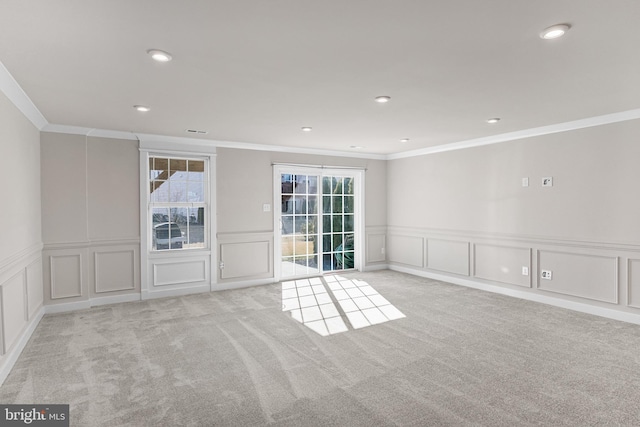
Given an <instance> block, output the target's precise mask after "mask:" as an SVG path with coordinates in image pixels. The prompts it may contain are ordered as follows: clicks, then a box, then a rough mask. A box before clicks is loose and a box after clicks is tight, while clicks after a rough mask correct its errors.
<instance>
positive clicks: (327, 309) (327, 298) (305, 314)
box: [282, 275, 405, 336]
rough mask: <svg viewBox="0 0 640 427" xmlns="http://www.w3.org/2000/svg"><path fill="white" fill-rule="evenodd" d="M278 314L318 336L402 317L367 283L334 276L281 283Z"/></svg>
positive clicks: (398, 311)
mask: <svg viewBox="0 0 640 427" xmlns="http://www.w3.org/2000/svg"><path fill="white" fill-rule="evenodd" d="M332 296H333V298H332ZM334 301H336V302H337V304H338V305H336V304H335V303H334ZM282 311H285V312H287V311H288V312H290V313H291V317H292V318H293V319H294V320H296V321H298V322H300V323H302V324H303V325H305V326H306V327H308V328H309V329H311V330H312V331H314V332H316V333H318V334H320V335H322V336H327V335H333V334H338V333H341V332H346V331H348V330H350V329H351V328H352V329H360V328H365V327H367V326H372V325H377V324H380V323H385V322H389V321H391V320H397V319H401V318H403V317H405V315H404V314H403V313H402V312H401V311H400V310H398V309H397V308H396V307H394V306H393V304H391V303H390V302H389V301H387V300H386V299H385V298H384V297H383V296H382V295H380V294H379V293H378V291H376V290H375V289H374V288H373V287H371V286H370V285H369V284H368V283H367V282H365V281H362V280H357V279H347V278H344V277H342V276H337V275H336V276H326V277H313V278H310V279H300V280H291V281H287V282H283V283H282ZM349 325H350V326H351V328H350V327H349Z"/></svg>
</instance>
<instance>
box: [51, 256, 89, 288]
mask: <svg viewBox="0 0 640 427" xmlns="http://www.w3.org/2000/svg"><path fill="white" fill-rule="evenodd" d="M49 262H50V266H51V299H59V298H71V297H79V296H82V285H83V283H82V277H83V274H82V256H81V255H80V254H73V255H51V257H50V258H49Z"/></svg>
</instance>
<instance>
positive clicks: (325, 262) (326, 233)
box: [322, 176, 355, 271]
mask: <svg viewBox="0 0 640 427" xmlns="http://www.w3.org/2000/svg"><path fill="white" fill-rule="evenodd" d="M353 186H354V178H353V177H351V176H323V177H322V270H323V271H336V270H349V269H352V268H353V267H354V231H355V211H354V188H353Z"/></svg>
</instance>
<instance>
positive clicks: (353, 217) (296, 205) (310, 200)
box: [274, 165, 364, 280]
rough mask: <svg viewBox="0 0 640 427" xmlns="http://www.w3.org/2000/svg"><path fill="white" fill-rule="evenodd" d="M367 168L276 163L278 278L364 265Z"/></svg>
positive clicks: (276, 259) (316, 273)
mask: <svg viewBox="0 0 640 427" xmlns="http://www.w3.org/2000/svg"><path fill="white" fill-rule="evenodd" d="M363 175H364V174H363V171H362V170H355V169H354V170H352V169H323V168H302V167H289V166H282V165H276V166H275V169H274V177H275V188H276V200H277V202H276V204H275V206H276V213H275V215H274V217H275V222H276V243H275V246H276V254H275V255H276V256H275V257H274V259H275V264H276V266H275V269H274V270H275V272H276V278H277V279H278V280H280V279H286V278H295V277H308V276H314V275H316V276H317V275H319V274H323V273H326V272H336V271H343V270H352V269H360V266H361V265H362V263H361V255H362V254H361V248H362V244H361V238H362V232H361V227H362V224H363V223H364V221H363V217H362V214H363V209H362V187H363V184H364V183H363V182H362V181H363Z"/></svg>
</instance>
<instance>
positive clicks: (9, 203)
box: [0, 92, 43, 383]
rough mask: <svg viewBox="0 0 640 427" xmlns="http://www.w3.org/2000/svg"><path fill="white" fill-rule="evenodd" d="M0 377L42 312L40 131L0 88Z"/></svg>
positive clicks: (9, 366)
mask: <svg viewBox="0 0 640 427" xmlns="http://www.w3.org/2000/svg"><path fill="white" fill-rule="evenodd" d="M0 159H2V167H0V182H2V186H1V187H0V194H1V197H0V198H1V200H2V204H1V205H0V223H1V224H2V237H0V292H1V299H0V300H1V304H0V383H2V381H4V378H5V377H6V375H7V374H8V372H9V369H10V368H11V366H12V365H13V362H14V361H15V359H16V358H17V356H18V354H19V352H20V351H21V350H22V347H23V346H24V344H26V341H27V340H28V339H29V336H30V335H31V332H32V331H33V329H34V328H35V326H36V325H37V323H38V321H39V320H40V318H41V317H42V303H43V292H42V258H41V250H42V240H41V225H40V218H41V217H40V133H39V131H38V130H37V129H36V128H35V127H34V126H33V125H32V124H31V122H30V121H29V120H27V119H26V118H25V117H24V116H23V115H22V113H20V111H18V109H16V108H15V107H14V105H13V103H11V101H9V100H8V99H7V98H6V96H5V95H4V94H3V93H2V92H0Z"/></svg>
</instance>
